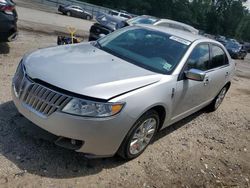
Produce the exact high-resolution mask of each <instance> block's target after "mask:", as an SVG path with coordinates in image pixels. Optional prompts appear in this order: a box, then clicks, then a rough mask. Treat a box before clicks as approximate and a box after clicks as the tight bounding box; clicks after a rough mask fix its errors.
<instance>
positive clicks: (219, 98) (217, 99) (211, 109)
mask: <svg viewBox="0 0 250 188" xmlns="http://www.w3.org/2000/svg"><path fill="white" fill-rule="evenodd" d="M228 89H229V88H228V86H224V87H223V88H222V89H221V90H220V92H219V94H218V95H217V96H216V97H215V98H214V100H213V101H212V103H211V104H210V105H208V106H207V111H208V112H214V111H216V110H217V109H218V108H219V106H220V105H221V104H222V102H223V100H224V98H225V96H226V94H227V91H228Z"/></svg>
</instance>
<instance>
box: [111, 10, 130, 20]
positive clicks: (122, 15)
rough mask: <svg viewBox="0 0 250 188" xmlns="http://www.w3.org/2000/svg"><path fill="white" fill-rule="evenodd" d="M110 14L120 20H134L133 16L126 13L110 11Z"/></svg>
mask: <svg viewBox="0 0 250 188" xmlns="http://www.w3.org/2000/svg"><path fill="white" fill-rule="evenodd" d="M108 14H109V15H111V16H113V17H115V18H118V19H120V20H127V19H130V18H132V16H131V15H130V14H129V13H128V12H126V11H116V10H110V11H109V13H108Z"/></svg>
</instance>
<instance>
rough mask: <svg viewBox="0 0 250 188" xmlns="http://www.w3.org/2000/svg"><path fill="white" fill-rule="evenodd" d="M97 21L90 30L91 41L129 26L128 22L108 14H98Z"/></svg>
mask: <svg viewBox="0 0 250 188" xmlns="http://www.w3.org/2000/svg"><path fill="white" fill-rule="evenodd" d="M96 21H97V23H94V24H93V25H92V26H91V28H90V32H89V41H94V40H97V39H99V38H101V37H102V36H105V35H108V34H109V33H112V32H113V31H115V30H117V29H120V28H123V27H126V26H128V24H127V22H125V21H124V20H122V19H118V18H116V17H113V16H112V15H108V14H100V15H97V16H96Z"/></svg>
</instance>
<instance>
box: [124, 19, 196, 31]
mask: <svg viewBox="0 0 250 188" xmlns="http://www.w3.org/2000/svg"><path fill="white" fill-rule="evenodd" d="M126 22H127V23H128V24H129V25H137V24H150V25H155V26H163V27H168V28H173V29H178V30H182V31H187V32H190V33H193V34H195V35H198V34H199V30H198V29H195V28H194V27H192V26H190V25H188V24H185V23H182V22H177V21H174V20H169V19H160V18H156V17H153V16H147V15H143V16H138V17H135V18H132V19H130V20H127V21H126Z"/></svg>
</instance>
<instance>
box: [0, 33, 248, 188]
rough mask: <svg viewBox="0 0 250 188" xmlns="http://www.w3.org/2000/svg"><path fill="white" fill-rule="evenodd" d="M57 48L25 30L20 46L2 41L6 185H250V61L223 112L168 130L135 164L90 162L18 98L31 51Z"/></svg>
mask: <svg viewBox="0 0 250 188" xmlns="http://www.w3.org/2000/svg"><path fill="white" fill-rule="evenodd" d="M55 43H56V37H55V36H52V35H44V34H38V33H31V32H27V31H21V32H20V36H19V39H18V40H17V41H15V42H12V43H9V44H0V187H25V188H26V187H53V188H54V187H101V188H105V187H127V188H133V187H143V188H144V187H145V188H151V187H152V188H159V187H250V182H249V181H250V134H249V133H250V56H248V58H247V59H246V60H245V61H237V72H236V76H235V78H234V80H233V84H232V87H231V89H230V91H229V93H228V95H227V97H226V99H225V101H224V102H223V104H222V106H221V107H220V108H219V109H218V111H216V112H214V113H206V112H204V111H200V112H198V113H196V114H194V115H192V116H190V117H188V118H186V119H184V120H182V121H181V122H179V123H177V124H174V125H173V126H171V127H169V128H167V129H165V130H163V131H162V132H160V133H159V135H158V136H157V138H156V139H155V141H154V144H152V145H150V146H149V147H148V149H147V150H146V151H145V152H144V153H143V154H142V155H141V156H140V157H138V158H137V159H135V160H132V161H129V162H124V161H122V160H121V159H119V158H118V157H113V158H108V159H94V160H87V159H85V158H84V157H83V155H82V154H80V153H76V152H73V151H69V150H66V149H63V148H60V147H57V146H55V145H54V144H53V143H51V142H50V138H49V137H48V136H47V135H46V134H45V133H44V132H43V131H41V130H40V129H38V128H37V127H36V126H34V125H33V124H32V123H30V122H29V121H28V120H26V119H25V118H24V117H22V116H21V115H20V114H19V113H18V112H17V110H16V108H15V106H14V104H13V102H12V100H11V95H10V85H11V79H12V77H13V74H14V72H15V69H16V67H17V64H18V62H19V61H20V60H21V57H22V56H23V55H24V53H26V52H30V51H32V50H35V49H37V48H41V47H47V46H52V45H55Z"/></svg>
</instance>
